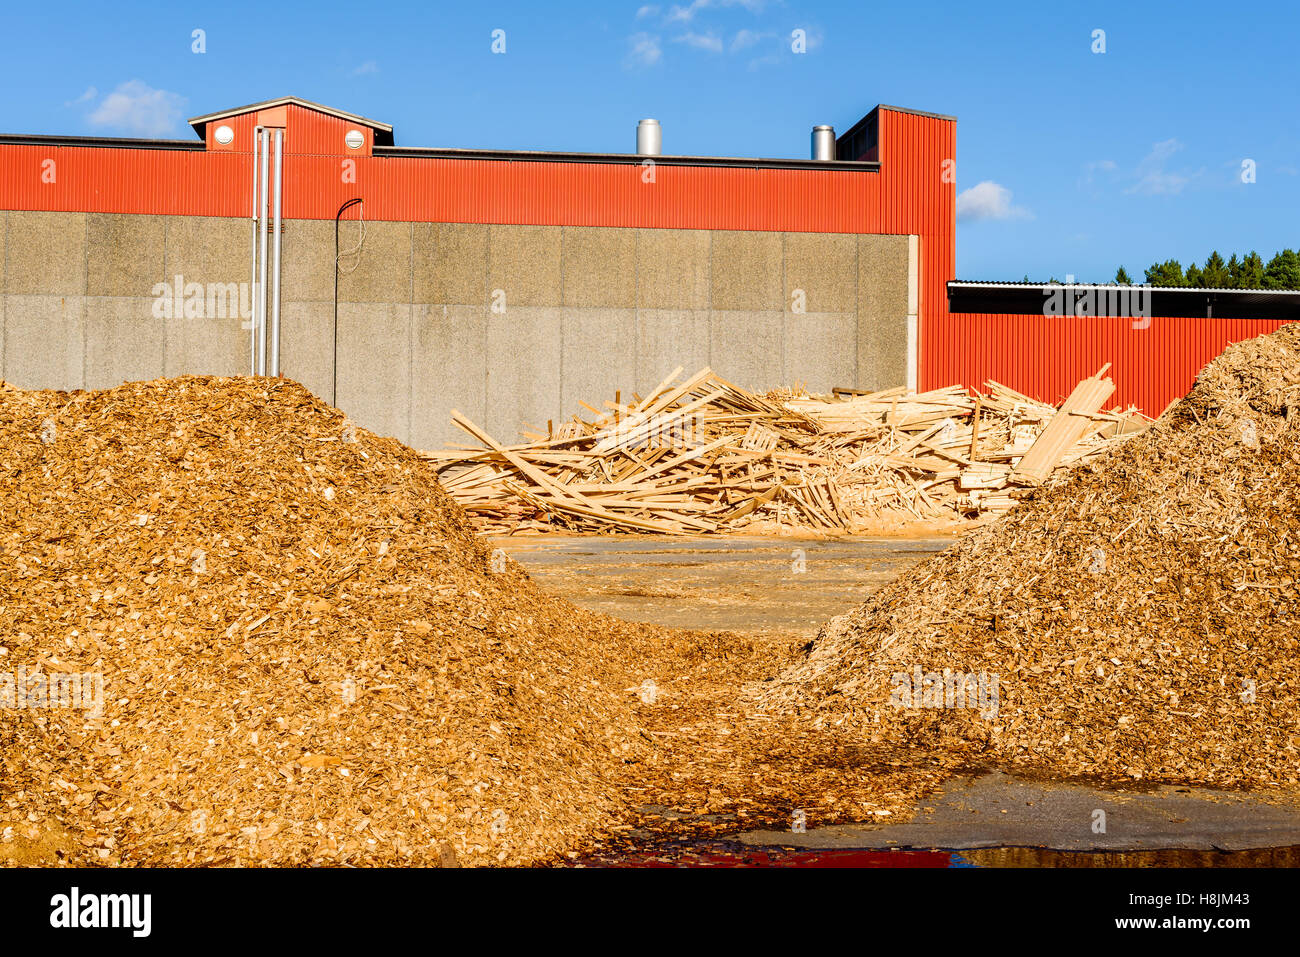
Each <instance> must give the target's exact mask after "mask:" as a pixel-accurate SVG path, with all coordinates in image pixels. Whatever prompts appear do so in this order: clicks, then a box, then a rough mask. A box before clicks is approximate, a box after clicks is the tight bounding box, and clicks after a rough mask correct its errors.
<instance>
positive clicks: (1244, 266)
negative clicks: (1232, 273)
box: [1237, 249, 1264, 289]
mask: <svg viewBox="0 0 1300 957" xmlns="http://www.w3.org/2000/svg"><path fill="white" fill-rule="evenodd" d="M1239 277H1240V278H1239V281H1238V283H1237V288H1238V289H1263V288H1264V260H1263V259H1261V258H1260V256H1259V253H1257V252H1255V250H1253V249H1252V250H1251V251H1250V253H1249V254H1248V255H1246V256H1243V257H1242V260H1241V272H1240V274H1239Z"/></svg>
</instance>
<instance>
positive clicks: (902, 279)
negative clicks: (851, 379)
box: [857, 235, 907, 389]
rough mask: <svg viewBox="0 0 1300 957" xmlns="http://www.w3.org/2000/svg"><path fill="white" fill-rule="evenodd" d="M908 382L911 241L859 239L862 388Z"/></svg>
mask: <svg viewBox="0 0 1300 957" xmlns="http://www.w3.org/2000/svg"><path fill="white" fill-rule="evenodd" d="M906 384H907V237H906V236H883V235H881V236H859V237H858V383H857V387H858V388H859V389H892V388H894V387H895V386H900V385H906Z"/></svg>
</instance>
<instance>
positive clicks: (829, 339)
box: [781, 312, 858, 393]
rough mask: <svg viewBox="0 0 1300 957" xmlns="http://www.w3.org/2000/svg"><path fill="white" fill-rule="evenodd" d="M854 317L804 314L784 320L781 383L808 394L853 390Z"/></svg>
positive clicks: (836, 314) (854, 374)
mask: <svg viewBox="0 0 1300 957" xmlns="http://www.w3.org/2000/svg"><path fill="white" fill-rule="evenodd" d="M857 346H858V316H857V313H853V312H806V313H803V314H802V315H797V314H796V315H787V316H786V317H785V348H784V349H783V350H782V352H783V362H782V367H781V382H782V384H784V385H787V386H796V385H800V384H802V385H803V387H804V388H805V389H807V390H808V391H809V392H819V393H829V392H830V391H831V389H833V388H834V387H835V386H847V387H849V388H854V386H853V383H854V382H856V381H857V365H858V354H857V353H858V348H857Z"/></svg>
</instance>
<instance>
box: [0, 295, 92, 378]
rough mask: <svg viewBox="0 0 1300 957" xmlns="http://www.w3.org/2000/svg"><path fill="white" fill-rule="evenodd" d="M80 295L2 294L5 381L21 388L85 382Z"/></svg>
mask: <svg viewBox="0 0 1300 957" xmlns="http://www.w3.org/2000/svg"><path fill="white" fill-rule="evenodd" d="M85 310H86V300H85V297H83V296H6V297H5V309H4V316H5V335H4V341H5V353H4V372H3V378H4V379H5V381H7V382H10V383H12V384H13V385H16V386H18V387H19V388H20V389H60V390H63V391H71V390H73V389H84V388H85V381H86V380H85V365H84V363H85V348H86V339H85V334H86V333H85Z"/></svg>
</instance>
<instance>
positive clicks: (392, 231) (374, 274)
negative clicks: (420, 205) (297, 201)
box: [331, 222, 411, 304]
mask: <svg viewBox="0 0 1300 957" xmlns="http://www.w3.org/2000/svg"><path fill="white" fill-rule="evenodd" d="M332 228H333V227H332V226H331V229H332ZM340 228H342V227H340ZM348 234H351V238H350V240H349V239H348V238H347V237H348ZM356 236H357V232H356V228H355V226H354V227H353V228H352V229H349V230H348V231H347V233H342V232H341V233H340V239H339V245H340V247H341V248H342V249H343V250H344V251H345V252H346V251H347V250H350V249H354V248H356ZM332 242H333V239H332V238H331V243H332ZM331 248H333V247H332V246H331ZM339 301H340V302H400V303H405V304H409V303H410V301H411V224H410V223H383V222H376V223H366V232H365V236H364V238H363V239H362V241H361V251H360V252H358V253H354V254H353V255H351V256H348V255H344V254H342V253H341V254H340V258H339Z"/></svg>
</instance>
